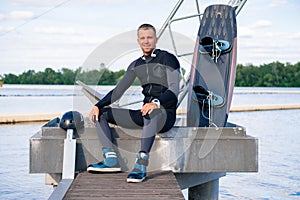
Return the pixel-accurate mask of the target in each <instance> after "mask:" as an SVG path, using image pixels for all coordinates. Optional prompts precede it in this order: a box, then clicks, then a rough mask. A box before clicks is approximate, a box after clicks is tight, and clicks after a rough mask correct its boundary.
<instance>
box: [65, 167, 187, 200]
mask: <svg viewBox="0 0 300 200" xmlns="http://www.w3.org/2000/svg"><path fill="white" fill-rule="evenodd" d="M127 174H128V173H110V174H105V173H88V172H84V173H80V174H79V175H78V176H77V177H76V179H75V180H74V181H73V184H72V186H71V187H70V189H69V191H68V192H67V194H66V195H65V197H64V199H68V200H73V199H86V200H90V199H97V200H101V199H105V200H106V199H114V200H121V199H123V200H124V199H145V200H149V199H153V200H154V199H160V200H164V199H168V200H169V199H184V196H183V194H182V192H181V189H180V187H179V185H178V183H177V181H176V178H175V175H174V174H173V173H172V172H171V171H156V172H150V173H148V174H147V175H148V176H147V178H146V180H145V181H144V182H142V183H138V184H137V183H127V182H126V177H127Z"/></svg>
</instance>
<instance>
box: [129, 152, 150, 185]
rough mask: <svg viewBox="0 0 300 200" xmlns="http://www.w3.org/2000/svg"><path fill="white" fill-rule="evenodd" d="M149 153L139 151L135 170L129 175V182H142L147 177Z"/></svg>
mask: <svg viewBox="0 0 300 200" xmlns="http://www.w3.org/2000/svg"><path fill="white" fill-rule="evenodd" d="M148 161H149V154H147V153H145V152H139V153H137V155H136V161H135V165H134V168H133V170H132V171H131V172H130V173H129V174H128V176H127V182H128V183H140V182H142V181H143V180H145V178H146V173H147V171H146V167H147V166H148Z"/></svg>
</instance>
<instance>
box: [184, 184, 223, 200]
mask: <svg viewBox="0 0 300 200" xmlns="http://www.w3.org/2000/svg"><path fill="white" fill-rule="evenodd" d="M188 196H189V200H202V199H203V200H215V199H218V198H219V179H215V180H212V181H209V182H206V183H203V184H201V185H196V186H194V187H191V188H189V189H188Z"/></svg>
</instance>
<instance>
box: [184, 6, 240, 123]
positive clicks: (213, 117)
mask: <svg viewBox="0 0 300 200" xmlns="http://www.w3.org/2000/svg"><path fill="white" fill-rule="evenodd" d="M236 53H237V27H236V14H235V9H234V8H233V7H231V6H228V5H211V6H208V7H207V8H206V9H205V11H204V13H203V17H202V19H201V23H200V28H199V32H198V36H197V42H196V46H195V50H194V57H193V65H192V67H191V78H190V85H189V91H188V104H187V105H188V106H187V125H188V126H197V127H210V126H217V127H223V126H226V122H227V117H228V114H229V110H230V104H231V100H232V93H233V87H234V81H235V72H236Z"/></svg>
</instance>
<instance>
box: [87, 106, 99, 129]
mask: <svg viewBox="0 0 300 200" xmlns="http://www.w3.org/2000/svg"><path fill="white" fill-rule="evenodd" d="M98 116H99V108H98V107H97V106H94V107H93V108H92V110H91V112H90V115H89V119H90V121H91V123H92V124H93V125H94V126H95V125H96V122H97V121H98Z"/></svg>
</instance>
